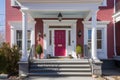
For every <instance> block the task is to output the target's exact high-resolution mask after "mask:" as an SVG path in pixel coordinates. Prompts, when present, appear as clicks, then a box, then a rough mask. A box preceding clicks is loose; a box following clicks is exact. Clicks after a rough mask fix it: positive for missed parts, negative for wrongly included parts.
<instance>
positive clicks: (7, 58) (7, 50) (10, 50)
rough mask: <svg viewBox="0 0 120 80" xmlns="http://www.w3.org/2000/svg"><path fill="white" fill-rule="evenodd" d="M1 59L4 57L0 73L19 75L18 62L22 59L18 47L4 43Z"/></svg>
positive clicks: (0, 60)
mask: <svg viewBox="0 0 120 80" xmlns="http://www.w3.org/2000/svg"><path fill="white" fill-rule="evenodd" d="M0 57H2V58H1V59H0V63H1V68H0V69H1V70H0V71H1V72H0V73H8V74H11V73H13V74H15V73H18V61H19V59H20V57H21V54H20V50H19V48H18V47H17V46H16V45H14V46H13V47H10V45H9V43H3V44H2V46H1V48H0ZM2 69H3V70H2Z"/></svg>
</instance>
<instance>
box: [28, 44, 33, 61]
mask: <svg viewBox="0 0 120 80" xmlns="http://www.w3.org/2000/svg"><path fill="white" fill-rule="evenodd" d="M34 53H35V45H32V47H31V49H30V53H29V56H28V62H31V60H33V57H34Z"/></svg>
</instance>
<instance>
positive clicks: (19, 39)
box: [16, 30, 31, 50]
mask: <svg viewBox="0 0 120 80" xmlns="http://www.w3.org/2000/svg"><path fill="white" fill-rule="evenodd" d="M30 36H31V31H30V30H28V31H27V42H28V44H27V48H28V49H30V46H31V40H30ZM16 43H17V45H18V47H19V48H20V49H21V50H22V30H17V31H16Z"/></svg>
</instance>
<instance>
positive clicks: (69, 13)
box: [29, 11, 90, 18]
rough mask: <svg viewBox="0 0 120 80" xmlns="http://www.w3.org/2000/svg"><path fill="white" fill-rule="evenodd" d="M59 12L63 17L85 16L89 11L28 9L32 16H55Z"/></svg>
mask: <svg viewBox="0 0 120 80" xmlns="http://www.w3.org/2000/svg"><path fill="white" fill-rule="evenodd" d="M59 12H61V13H62V16H63V18H86V16H87V15H88V14H89V12H90V11H29V14H30V15H31V16H32V17H33V18H57V17H58V14H59Z"/></svg>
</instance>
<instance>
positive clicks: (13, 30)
mask: <svg viewBox="0 0 120 80" xmlns="http://www.w3.org/2000/svg"><path fill="white" fill-rule="evenodd" d="M15 31H16V30H15V28H14V27H13V26H11V46H13V45H15V44H16V32H15Z"/></svg>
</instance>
